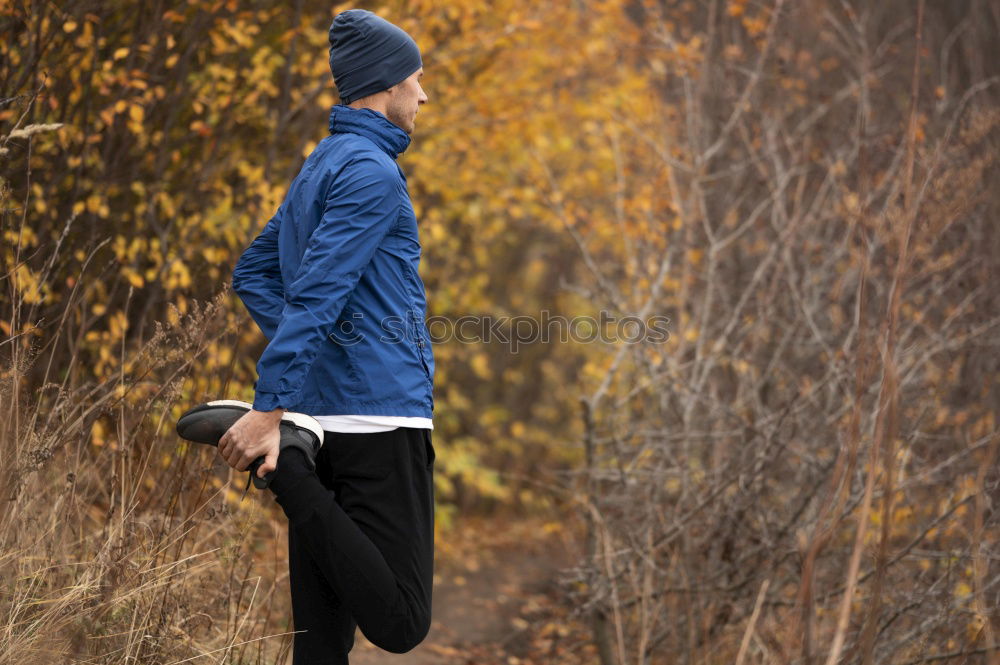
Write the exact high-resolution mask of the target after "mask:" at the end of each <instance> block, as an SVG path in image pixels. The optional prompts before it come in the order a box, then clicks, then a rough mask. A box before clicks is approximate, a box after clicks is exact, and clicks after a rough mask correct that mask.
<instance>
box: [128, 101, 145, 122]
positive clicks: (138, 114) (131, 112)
mask: <svg viewBox="0 0 1000 665" xmlns="http://www.w3.org/2000/svg"><path fill="white" fill-rule="evenodd" d="M128 117H130V118H131V119H132V120H134V121H136V122H142V121H143V119H144V118H145V117H146V111H145V109H143V108H142V107H141V106H139V105H138V104H133V105H132V106H130V107H128Z"/></svg>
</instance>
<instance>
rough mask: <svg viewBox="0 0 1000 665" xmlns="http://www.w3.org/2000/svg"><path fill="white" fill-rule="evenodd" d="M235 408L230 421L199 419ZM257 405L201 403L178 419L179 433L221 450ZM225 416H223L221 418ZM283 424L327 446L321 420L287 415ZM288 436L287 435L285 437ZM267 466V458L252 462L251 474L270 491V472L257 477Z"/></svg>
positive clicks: (256, 484) (222, 401) (228, 401)
mask: <svg viewBox="0 0 1000 665" xmlns="http://www.w3.org/2000/svg"><path fill="white" fill-rule="evenodd" d="M227 406H228V407H232V408H233V410H232V413H229V414H227V415H228V416H229V417H228V418H222V417H220V418H217V419H212V420H205V419H199V418H197V417H196V416H197V415H198V414H200V413H204V412H205V411H221V409H220V408H219V407H227ZM252 408H253V405H252V404H250V403H249V402H244V401H241V400H235V399H219V400H214V401H211V402H206V403H204V404H199V405H198V406H195V407H193V408H191V409H189V410H188V411H186V412H185V413H184V414H183V415H181V417H180V418H179V419H178V420H177V426H176V429H177V434H178V436H180V437H181V438H182V439H186V440H188V441H194V442H196V443H204V444H206V445H210V446H215V447H218V445H219V439H221V438H222V436H223V435H224V434H225V433H226V432H227V431H228V430H229V428H230V427H232V426H233V424H234V423H235V422H236V421H237V420H239V419H240V418H242V417H243V416H244V415H246V414H247V413H248V412H249V411H250V410H251V409H252ZM221 415H222V414H221V413H220V416H221ZM281 424H282V425H284V426H286V428H291V429H292V430H293V431H294V432H305V433H307V434H311V435H313V436H315V437H316V439H317V440H318V441H319V446H320V447H322V445H323V427H322V425H320V424H319V421H318V420H316V419H315V418H313V417H312V416H310V415H307V414H305V413H296V412H286V413H285V414H284V415H283V416H282V417H281ZM283 436H284V435H283ZM263 463H264V457H263V456H261V457H258V458H257V459H255V460H254V461H252V462H251V463H250V465H249V466H248V467H247V471H249V472H250V479H251V480H252V481H253V485H254V487H256V488H257V489H266V488H267V487H268V486H269V485H270V482H271V474H272V473H273V472H268V473H266V474H265V475H264V477H263V478H259V477H258V476H257V469H258V468H259V467H260V465H261V464H263Z"/></svg>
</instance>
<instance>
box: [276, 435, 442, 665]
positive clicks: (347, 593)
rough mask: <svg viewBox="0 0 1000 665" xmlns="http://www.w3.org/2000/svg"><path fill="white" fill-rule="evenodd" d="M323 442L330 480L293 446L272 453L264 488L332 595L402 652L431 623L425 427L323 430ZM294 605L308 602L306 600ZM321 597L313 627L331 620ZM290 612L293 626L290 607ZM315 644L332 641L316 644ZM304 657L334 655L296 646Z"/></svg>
mask: <svg viewBox="0 0 1000 665" xmlns="http://www.w3.org/2000/svg"><path fill="white" fill-rule="evenodd" d="M323 449H326V453H327V454H326V457H327V459H328V461H329V465H330V473H331V475H332V489H331V488H329V487H328V486H325V485H324V484H323V483H322V482H321V481H320V478H319V476H318V475H317V472H315V471H312V470H310V469H309V468H308V466H307V465H306V462H305V458H304V457H303V456H302V455H301V453H300V451H297V450H292V449H288V450H287V451H285V453H283V454H282V457H280V458H279V460H278V468H277V469H276V470H275V472H274V473H275V476H274V479H273V480H272V481H271V489H272V490H273V491H274V493H275V497H276V499H277V501H278V503H279V504H280V505H281V507H282V509H283V510H284V511H285V514H286V515H287V516H288V519H289V529H290V530H291V529H295V535H294V537H293V538H294V541H295V546H296V547H297V548H299V549H300V550H301V551H304V552H306V553H307V554H308V555H309V557H310V559H311V560H312V562H313V564H314V565H315V569H314V570H315V571H318V573H319V575H321V576H322V578H323V579H325V580H326V582H327V584H328V585H329V588H330V589H331V590H332V592H333V597H335V598H336V599H338V601H339V602H342V603H343V606H344V607H346V608H347V610H348V611H349V612H350V614H351V616H352V617H353V619H354V621H356V622H357V624H358V626H359V627H360V628H361V631H362V632H363V633H364V634H365V636H366V637H367V638H368V639H369V640H370V641H371V642H372V643H373V644H375V645H376V646H379V647H381V648H382V649H385V650H386V651H391V652H394V653H405V652H406V651H409V650H410V649H412V648H413V647H414V646H416V645H417V644H419V643H420V642H421V641H422V640H423V639H424V637H425V636H426V635H427V632H428V631H429V629H430V622H431V587H432V581H433V566H434V497H433V462H434V448H433V444H432V442H431V431H430V430H428V429H421V428H408V427H400V428H397V429H394V430H391V431H389V432H375V433H371V434H345V433H339V432H326V433H324V444H323ZM317 471H319V467H317ZM290 542H291V541H290ZM290 556H291V553H290ZM290 565H292V564H291V560H290ZM310 593H312V594H316V593H320V594H322V593H323V592H310ZM310 593H307V594H304V595H303V598H308V597H309V595H310ZM301 604H305V605H306V606H307V607H309V606H311V605H312V604H311V603H309V602H307V601H305V600H303V602H302V603H300V605H301ZM293 605H294V602H293ZM320 606H321V610H320V611H321V612H323V613H324V614H326V616H324V617H313V619H314V620H315V621H316V622H317V623H316V625H318V626H322V625H328V626H329V625H330V624H328V623H324V622H328V621H330V616H329V614H328V612H329V611H330V609H331V606H330V603H326V604H325V606H324V604H323V603H321V604H320ZM324 607H325V608H324ZM306 611H307V612H308V611H309V610H306ZM334 612H336V610H334ZM295 618H296V630H299V625H300V624H299V622H298V618H299V615H298V612H297V610H296V617H295ZM306 621H307V622H309V620H306ZM340 627H341V628H342V627H343V624H340ZM319 630H320V631H322V630H323V629H322V628H319ZM296 641H297V642H298V635H297V636H296ZM334 641H335V642H336V641H337V640H334ZM297 646H298V645H297V644H296V647H297ZM320 648H323V649H326V648H330V647H327V646H325V643H324V645H323V646H321V647H320ZM338 648H342V647H338ZM348 648H349V647H348ZM298 654H299V649H298V648H296V655H298ZM303 657H304V658H308V659H316V660H317V661H318V660H320V659H326V660H325V661H324V662H332V661H331V659H332V658H333V655H332V654H331V653H329V652H328V651H324V652H322V653H313V652H312V650H311V649H309V650H306V648H305V647H304V648H303ZM344 657H345V658H346V652H345V653H344ZM305 662H307V663H309V662H311V660H307V661H305ZM337 662H340V661H337ZM344 662H346V660H345V661H344ZM295 665H299V663H298V661H296V663H295Z"/></svg>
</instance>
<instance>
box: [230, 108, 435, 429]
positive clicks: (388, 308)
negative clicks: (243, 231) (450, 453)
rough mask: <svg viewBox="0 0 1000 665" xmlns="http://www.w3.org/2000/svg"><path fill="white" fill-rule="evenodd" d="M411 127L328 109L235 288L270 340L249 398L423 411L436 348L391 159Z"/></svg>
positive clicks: (407, 208) (402, 182) (355, 409)
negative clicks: (325, 130) (322, 133)
mask: <svg viewBox="0 0 1000 665" xmlns="http://www.w3.org/2000/svg"><path fill="white" fill-rule="evenodd" d="M409 144H410V137H409V135H408V134H407V133H406V132H404V131H403V130H402V129H401V128H399V127H398V126H396V125H395V124H393V123H392V122H390V121H389V120H388V119H387V118H386V117H385V116H384V115H382V114H381V113H378V112H377V111H372V110H370V109H352V108H350V107H348V106H344V105H339V104H338V105H336V106H334V107H333V108H332V109H331V112H330V135H329V136H327V137H325V138H324V139H323V140H322V141H320V142H319V145H317V146H316V148H315V149H314V150H313V151H312V153H311V154H310V155H309V157H308V158H307V159H306V161H305V163H304V164H303V165H302V169H301V171H299V174H298V175H297V176H296V177H295V180H294V181H293V182H292V184H291V187H290V188H289V190H288V193H287V194H286V196H285V199H284V201H283V202H282V203H281V205H280V206H279V207H278V210H277V212H276V213H275V214H274V217H272V218H271V219H270V221H268V222H267V224H266V225H265V226H264V230H263V231H262V232H261V234H260V235H259V236H257V238H255V239H254V241H253V242H252V243H251V244H250V246H249V247H248V248H247V249H246V251H245V252H243V254H242V255H241V256H240V258H239V260H238V261H237V263H236V268H235V269H234V270H233V290H234V291H236V293H237V294H238V295H239V297H240V299H241V300H242V301H243V303H244V304H245V305H246V308H247V309H248V310H249V312H250V315H251V316H252V317H253V319H254V321H256V322H257V325H258V326H260V329H261V331H262V332H263V333H264V336H265V337H267V339H268V345H267V348H265V349H264V353H263V354H262V355H261V357H260V360H259V361H258V363H257V376H258V378H257V381H256V383H255V384H254V387H255V389H256V394H255V396H254V403H253V406H254V408H255V409H257V410H260V411H270V410H272V409H275V408H278V407H284V408H286V409H289V410H292V411H299V412H302V413H309V414H313V415H341V414H360V415H384V416H418V417H424V418H430V417H431V412H432V411H433V410H434V399H433V394H432V393H433V383H434V355H433V352H432V351H431V344H430V335H429V334H428V330H427V326H426V318H427V313H426V310H427V303H426V299H425V293H424V285H423V282H422V281H421V279H420V276H419V274H418V272H417V269H418V266H419V264H420V242H419V240H418V239H417V218H416V216H415V215H414V213H413V206H412V205H411V204H410V196H409V192H408V191H407V188H406V177H405V176H404V175H403V171H402V170H401V169H400V168H399V166H398V165H397V164H396V157H397V156H398V155H399V153H401V152H403V151H404V150H406V147H407V146H408V145H409Z"/></svg>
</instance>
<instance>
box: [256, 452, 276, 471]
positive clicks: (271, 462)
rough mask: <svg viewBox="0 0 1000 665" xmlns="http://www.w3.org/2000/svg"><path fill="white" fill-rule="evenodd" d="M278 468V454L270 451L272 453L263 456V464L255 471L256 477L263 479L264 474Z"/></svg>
mask: <svg viewBox="0 0 1000 665" xmlns="http://www.w3.org/2000/svg"><path fill="white" fill-rule="evenodd" d="M277 468H278V452H277V451H274V450H273V449H272V452H269V453H268V454H266V455H264V463H263V464H261V465H260V467H259V468H258V469H257V477H258V478H263V477H264V474H265V473H269V472H271V471H274V470H275V469H277Z"/></svg>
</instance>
